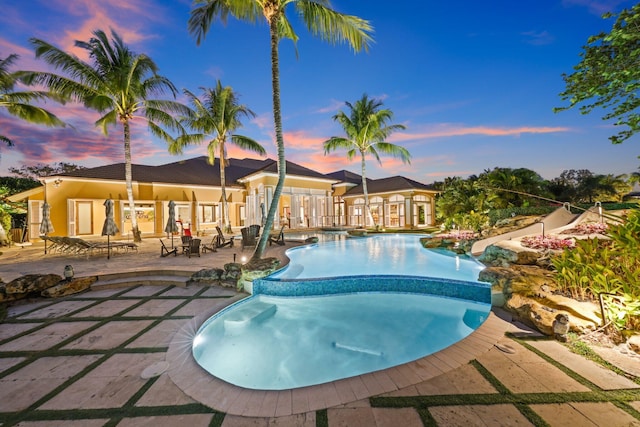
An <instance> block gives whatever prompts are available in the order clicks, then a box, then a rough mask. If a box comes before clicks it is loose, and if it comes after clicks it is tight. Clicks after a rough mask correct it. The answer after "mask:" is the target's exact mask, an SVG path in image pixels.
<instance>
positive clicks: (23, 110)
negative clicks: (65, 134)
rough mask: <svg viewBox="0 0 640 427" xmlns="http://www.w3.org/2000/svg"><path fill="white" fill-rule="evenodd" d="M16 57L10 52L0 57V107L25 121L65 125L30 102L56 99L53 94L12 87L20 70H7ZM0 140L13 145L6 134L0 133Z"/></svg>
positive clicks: (18, 76)
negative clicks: (4, 56)
mask: <svg viewBox="0 0 640 427" xmlns="http://www.w3.org/2000/svg"><path fill="white" fill-rule="evenodd" d="M17 59H18V55H16V54H11V55H9V56H7V57H6V58H4V59H2V58H0V107H3V108H5V109H6V110H7V112H8V113H9V114H11V115H13V116H16V117H18V118H20V119H22V120H25V121H27V122H31V123H36V124H41V125H45V126H49V127H53V126H62V127H64V126H65V123H64V122H63V121H62V120H60V119H59V118H58V117H56V116H55V115H54V114H52V113H50V112H49V111H47V110H45V109H44V108H42V107H38V106H35V105H32V104H30V102H33V101H43V100H46V99H48V98H52V99H57V98H56V97H55V95H53V94H51V93H49V92H44V91H21V92H15V91H14V87H15V85H16V83H17V82H18V80H19V78H20V72H14V73H11V72H9V67H10V66H11V65H13V63H14V62H15V61H16V60H17ZM0 142H4V143H5V144H7V146H8V147H11V146H12V145H13V141H11V139H9V138H8V137H7V136H4V135H0Z"/></svg>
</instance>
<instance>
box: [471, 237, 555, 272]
mask: <svg viewBox="0 0 640 427" xmlns="http://www.w3.org/2000/svg"><path fill="white" fill-rule="evenodd" d="M544 256H546V254H543V253H542V252H538V251H534V250H532V249H527V248H524V247H522V246H521V245H520V243H519V242H513V241H511V240H506V241H504V242H496V243H494V244H493V245H489V246H488V247H487V248H486V249H485V250H484V252H483V253H482V255H480V256H479V257H478V260H479V261H481V262H483V263H484V264H487V265H494V266H500V267H508V266H510V265H511V264H518V265H537V263H538V260H539V259H540V258H542V257H544Z"/></svg>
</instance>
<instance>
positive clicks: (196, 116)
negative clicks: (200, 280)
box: [169, 80, 267, 232]
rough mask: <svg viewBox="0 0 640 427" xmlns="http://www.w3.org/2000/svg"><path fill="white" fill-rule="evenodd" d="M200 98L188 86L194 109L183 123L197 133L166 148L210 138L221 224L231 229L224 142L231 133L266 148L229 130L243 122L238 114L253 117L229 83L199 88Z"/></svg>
mask: <svg viewBox="0 0 640 427" xmlns="http://www.w3.org/2000/svg"><path fill="white" fill-rule="evenodd" d="M200 89H201V91H202V97H203V99H202V100H200V99H199V98H198V97H197V96H196V95H194V94H193V93H192V92H190V91H188V90H186V89H185V90H184V94H185V95H186V96H187V97H188V98H189V101H190V104H191V105H192V107H193V110H192V111H190V112H189V114H188V116H186V117H184V118H183V119H182V123H183V124H184V125H185V127H189V128H191V129H193V130H195V131H199V132H200V133H196V134H189V135H186V134H185V135H181V136H180V137H178V138H177V139H176V141H175V143H174V144H172V145H170V146H169V152H171V153H172V154H177V153H181V152H182V148H183V147H184V146H185V145H188V144H194V143H200V142H202V141H203V140H205V139H209V144H208V145H207V153H208V161H209V164H210V165H213V164H214V162H215V160H216V152H217V153H218V157H219V158H220V186H221V187H222V218H221V219H222V224H223V226H224V227H225V230H226V231H227V232H230V231H231V223H230V222H229V205H228V203H227V193H226V189H225V186H226V179H225V173H224V171H225V167H226V166H227V159H226V158H225V156H226V146H225V144H226V142H227V136H230V137H231V138H230V142H231V143H233V144H235V145H237V146H238V147H240V148H242V149H245V150H249V151H253V152H255V153H258V154H261V155H265V154H266V153H267V152H266V150H265V149H264V147H263V146H262V145H260V144H259V143H258V142H256V141H255V140H253V139H251V138H249V137H247V136H243V135H237V134H234V133H232V132H233V131H235V130H236V129H237V128H239V127H241V126H242V123H241V121H240V119H241V117H243V116H244V117H255V114H254V112H253V111H251V110H250V109H249V108H247V107H246V106H245V105H241V104H239V103H238V96H237V95H236V93H234V92H233V89H232V88H231V87H230V86H225V87H222V83H221V82H220V80H218V81H217V83H216V87H215V88H213V89H209V88H203V87H201V88H200Z"/></svg>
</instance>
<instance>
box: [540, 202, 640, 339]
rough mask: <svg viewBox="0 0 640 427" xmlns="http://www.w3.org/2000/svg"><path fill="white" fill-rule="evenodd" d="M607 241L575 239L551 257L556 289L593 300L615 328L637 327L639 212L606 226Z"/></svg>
mask: <svg viewBox="0 0 640 427" xmlns="http://www.w3.org/2000/svg"><path fill="white" fill-rule="evenodd" d="M608 235H609V237H610V240H603V239H598V238H594V239H585V240H579V241H578V242H577V243H576V247H575V248H574V249H571V250H565V251H563V252H562V254H561V255H559V256H556V257H554V258H552V263H553V265H554V267H555V269H556V279H557V283H558V285H559V286H560V288H561V289H562V290H564V291H566V292H568V293H570V294H571V295H572V296H574V297H578V298H590V299H594V300H597V299H599V297H600V295H601V294H602V296H603V300H604V302H605V303H606V312H607V313H606V314H607V318H608V319H609V320H612V321H614V323H615V325H616V327H618V328H619V329H622V328H629V329H633V328H638V327H640V303H638V301H639V300H640V283H639V281H638V277H640V211H639V210H633V211H631V212H630V213H629V215H628V217H627V220H626V221H625V222H624V223H623V224H619V225H610V226H609V231H608Z"/></svg>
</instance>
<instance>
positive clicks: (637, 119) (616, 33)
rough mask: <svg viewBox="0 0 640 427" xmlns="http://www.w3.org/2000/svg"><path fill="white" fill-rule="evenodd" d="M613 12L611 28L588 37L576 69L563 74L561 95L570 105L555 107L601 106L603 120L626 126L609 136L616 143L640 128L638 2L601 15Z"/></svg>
mask: <svg viewBox="0 0 640 427" xmlns="http://www.w3.org/2000/svg"><path fill="white" fill-rule="evenodd" d="M614 16H617V18H616V22H615V23H614V24H613V27H612V28H611V31H610V32H609V33H604V32H602V33H600V34H598V35H595V36H591V37H589V39H588V40H587V45H586V46H584V47H583V49H584V51H583V52H582V53H581V54H580V57H581V58H582V60H581V61H580V63H579V64H578V65H576V66H574V67H573V69H574V70H575V71H574V72H573V73H572V74H569V75H567V74H563V76H562V78H563V79H564V82H565V84H566V88H565V90H564V91H563V92H562V93H561V94H560V97H561V99H562V100H563V101H569V105H568V106H566V107H560V108H555V109H554V111H564V110H568V109H570V108H573V107H575V106H576V105H580V112H581V113H582V114H589V113H591V112H592V111H593V110H594V109H596V108H602V109H603V110H604V111H605V112H606V113H605V115H604V117H603V120H610V119H615V120H616V122H615V125H616V126H626V127H627V129H624V130H622V131H620V132H618V134H617V135H614V136H612V137H610V138H609V139H610V140H611V142H613V143H614V144H618V143H621V142H623V141H624V140H626V139H628V138H630V137H631V136H632V135H634V134H635V133H637V132H638V131H640V115H639V114H638V112H637V110H638V107H639V106H640V98H639V97H638V96H639V95H640V93H639V88H640V86H639V85H638V81H640V67H638V62H639V61H640V49H638V44H639V43H640V31H638V26H640V4H636V5H634V6H633V7H632V8H631V9H625V10H623V11H622V12H620V13H619V14H617V15H614V14H612V13H606V14H604V15H603V18H604V19H609V18H612V17H614Z"/></svg>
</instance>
